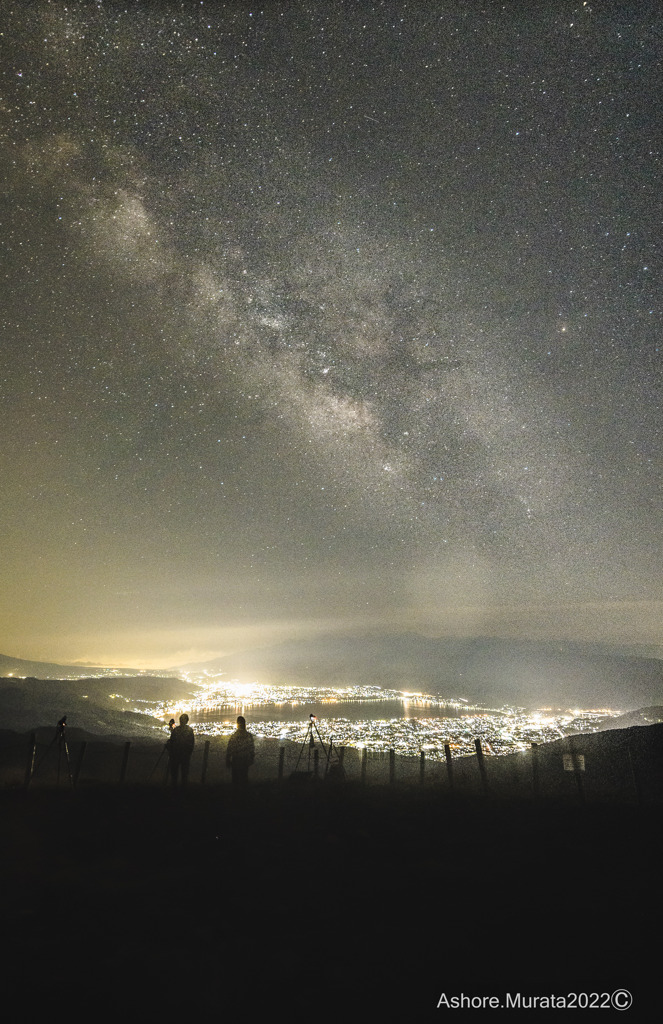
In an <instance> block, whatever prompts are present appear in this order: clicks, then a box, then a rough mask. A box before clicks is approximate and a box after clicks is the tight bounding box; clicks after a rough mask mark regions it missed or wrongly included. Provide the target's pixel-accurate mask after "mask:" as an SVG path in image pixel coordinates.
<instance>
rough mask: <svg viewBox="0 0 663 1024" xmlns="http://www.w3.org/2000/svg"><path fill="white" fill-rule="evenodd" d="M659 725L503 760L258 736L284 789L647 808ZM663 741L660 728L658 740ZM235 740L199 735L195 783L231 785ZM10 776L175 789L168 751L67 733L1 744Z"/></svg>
mask: <svg viewBox="0 0 663 1024" xmlns="http://www.w3.org/2000/svg"><path fill="white" fill-rule="evenodd" d="M652 729H654V730H656V729H658V727H657V726H649V727H644V728H641V729H638V728H636V729H632V730H628V731H627V730H613V731H612V732H606V733H600V734H587V735H578V736H569V737H566V738H565V739H563V740H559V741H556V742H553V743H546V744H541V745H538V746H537V745H536V744H532V745H531V746H530V747H529V749H527V750H523V751H521V752H519V753H515V754H508V755H503V756H491V755H490V754H487V753H486V752H485V751H484V750H483V749H482V745H481V740H480V738H477V739H476V740H475V753H474V755H471V756H467V755H466V756H457V754H456V753H455V752H454V751H453V750H452V749H451V747H450V745H445V747H444V749H440V750H431V749H426V750H422V751H421V752H420V754H419V756H418V757H412V756H405V755H402V754H399V753H397V752H396V751H394V750H390V749H368V748H366V747H364V748H353V747H338V748H337V747H330V746H329V745H327V744H325V743H324V742H318V741H316V742H313V743H311V742H310V741H307V740H305V741H304V742H303V743H301V744H299V743H294V742H290V741H286V742H281V741H279V740H275V739H267V738H265V739H261V738H259V737H257V738H256V759H255V763H254V765H253V766H252V767H251V769H250V772H249V776H250V780H251V781H252V782H253V783H263V782H270V781H271V782H274V781H278V782H279V783H281V784H283V785H302V784H311V785H315V784H322V783H325V784H336V783H351V784H361V785H366V786H371V785H373V786H401V787H421V786H423V787H437V788H439V790H440V791H444V792H447V793H452V794H455V795H463V794H467V795H474V794H479V795H483V796H485V797H519V798H528V797H530V798H533V799H539V798H547V797H553V798H565V797H566V798H569V799H574V800H577V801H581V802H584V801H586V800H623V801H628V802H642V801H651V800H660V798H661V793H662V792H663V779H662V778H661V767H660V758H658V759H657V758H656V757H655V754H654V752H653V751H655V749H656V744H655V743H654V739H655V738H654V737H653V735H647V732H648V730H652ZM656 738H657V739H658V740H660V731H659V732H658V733H657V737H656ZM227 741H228V737H214V738H212V739H201V738H199V739H198V741H197V743H196V746H195V748H194V752H193V755H192V757H191V762H190V765H189V773H188V784H189V785H208V786H214V785H224V784H228V783H230V779H231V775H230V771H229V770H228V768H227V767H226V758H225V755H226V746H227ZM0 752H1V756H0V779H1V780H2V784H3V785H5V786H13V787H17V786H23V787H25V788H26V789H28V788H33V787H43V786H70V787H78V786H90V785H101V784H122V785H149V786H164V785H170V784H171V778H170V774H169V756H168V749H167V745H166V743H165V741H164V743H163V744H158V743H154V742H150V743H146V742H144V741H140V740H126V741H124V742H121V743H118V742H110V741H104V740H103V739H98V740H97V739H95V740H80V739H77V740H72V739H71V738H69V737H68V736H67V735H66V733H65V731H64V729H62V730H61V729H60V728H59V727H58V729H56V731H55V734H54V735H52V736H50V737H49V735H48V734H47V733H45V731H44V730H40V731H38V732H35V733H32V734H30V735H29V736H27V737H26V736H22V737H21V736H14V737H13V740H12V741H11V742H9V741H7V740H6V738H5V739H4V741H3V742H2V743H1V744H0Z"/></svg>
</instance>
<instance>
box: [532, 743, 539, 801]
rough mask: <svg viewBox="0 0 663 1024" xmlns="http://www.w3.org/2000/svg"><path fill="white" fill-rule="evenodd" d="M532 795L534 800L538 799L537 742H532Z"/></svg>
mask: <svg viewBox="0 0 663 1024" xmlns="http://www.w3.org/2000/svg"><path fill="white" fill-rule="evenodd" d="M531 750H532V795H533V796H534V799H535V800H538V798H539V795H540V776H539V744H538V743H532V745H531Z"/></svg>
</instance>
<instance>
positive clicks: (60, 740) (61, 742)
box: [28, 715, 74, 789]
mask: <svg viewBox="0 0 663 1024" xmlns="http://www.w3.org/2000/svg"><path fill="white" fill-rule="evenodd" d="M66 729H67V716H66V715H63V716H62V718H61V719H60V721H59V722H58V724H57V725H56V727H55V735H54V736H53V739H52V740H51V742H50V743H49V745H48V747H47V748H46V751H45V752H44V754H43V756H42V757H41V758H40V759H39V762H38V763H37V764H36V763H35V761H36V757H37V745H36V743H35V745H34V746H33V748H32V761H31V763H30V772H29V775H28V783H30V782H31V781H32V779H33V778H34V777H35V775H36V774H37V772H38V771H39V769H40V768H41V766H42V765H43V764H44V762H45V761H46V759H47V757H48V756H49V754H50V752H51V748H52V747H53V745H54V744H55V743H57V747H58V767H57V776H56V784H57V785H58V786H59V785H60V771H61V768H62V760H63V758H64V761H65V764H66V766H67V776H68V778H69V785H70V786H71V787H72V789H73V786H74V780H73V777H72V774H71V760H70V758H69V746H68V744H67V734H66Z"/></svg>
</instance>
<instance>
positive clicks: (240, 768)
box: [226, 715, 255, 786]
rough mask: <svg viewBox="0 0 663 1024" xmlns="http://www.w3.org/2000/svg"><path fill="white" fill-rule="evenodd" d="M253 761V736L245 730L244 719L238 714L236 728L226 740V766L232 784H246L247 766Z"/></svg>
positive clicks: (247, 776) (247, 777)
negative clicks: (230, 774)
mask: <svg viewBox="0 0 663 1024" xmlns="http://www.w3.org/2000/svg"><path fill="white" fill-rule="evenodd" d="M254 761H255V746H254V743H253V736H252V734H251V733H250V732H247V731H246V720H245V719H244V718H243V717H242V715H240V716H239V718H238V719H237V728H236V729H235V731H234V733H233V734H232V736H231V737H230V739H229V740H228V749H227V750H226V767H227V768H230V769H231V771H232V780H233V785H234V786H246V785H247V783H248V781H249V768H250V766H251V765H252V764H253V762H254Z"/></svg>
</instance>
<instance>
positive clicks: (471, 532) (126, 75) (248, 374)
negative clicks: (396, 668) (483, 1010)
mask: <svg viewBox="0 0 663 1024" xmlns="http://www.w3.org/2000/svg"><path fill="white" fill-rule="evenodd" d="M541 6H542V7H545V10H544V11H543V12H542V11H541V10H539V5H535V4H523V5H520V4H518V5H509V4H507V5H493V4H482V5H479V4H473V3H469V4H463V5H458V4H456V3H445V2H442V3H439V4H430V3H413V4H396V3H381V2H375V3H373V4H368V3H363V2H361V3H356V4H352V5H347V4H334V3H329V4H309V3H301V4H291V5H287V8H285V9H283V8H282V5H277V4H269V5H264V9H262V10H261V9H260V7H259V6H255V7H253V6H250V5H246V4H226V5H222V4H208V3H204V4H203V3H201V4H182V5H179V4H177V5H176V4H170V5H167V4H164V5H161V6H160V7H158V8H157V7H156V5H153V4H141V3H136V4H130V5H128V6H127V7H126V9H124V8H123V7H120V6H117V5H111V4H106V3H97V4H91V3H85V4H75V3H74V4H68V5H66V6H65V5H64V4H46V3H43V4H39V3H35V4H32V5H30V6H29V8H26V7H25V6H23V5H19V4H16V5H14V7H13V9H12V5H11V4H10V5H5V9H4V14H3V15H2V32H3V35H2V57H3V59H2V77H3V82H4V101H3V108H2V123H3V147H2V160H3V180H4V189H3V200H4V201H3V217H2V221H3V223H2V239H1V241H2V247H3V277H4V288H3V309H2V339H3V340H2V362H1V364H0V385H1V388H2V391H1V394H2V406H1V409H2V412H1V416H2V436H3V442H4V443H3V446H2V478H3V485H2V496H1V498H0V514H1V516H2V529H3V549H4V555H3V563H4V573H3V583H2V595H1V604H0V621H1V622H2V633H3V636H4V639H3V646H4V649H5V650H6V651H7V652H8V653H11V654H14V655H17V656H21V657H42V658H44V657H56V656H59V657H60V658H68V659H69V660H76V659H89V660H91V661H96V662H99V661H101V660H104V659H106V661H111V660H113V659H115V660H118V659H120V658H126V659H129V658H131V659H133V662H134V663H138V662H140V661H142V662H144V663H146V664H147V663H149V664H154V663H156V662H158V661H159V660H161V662H162V663H168V662H169V661H172V660H173V658H175V657H176V656H178V657H179V656H184V654H186V655H187V656H188V657H189V658H190V657H191V656H192V655H201V656H202V655H209V656H211V655H212V654H215V653H222V652H223V651H224V650H226V649H228V648H229V647H230V646H232V645H233V644H234V645H235V646H237V645H241V644H242V643H246V642H248V641H249V638H250V642H251V643H257V642H259V641H261V640H265V641H267V640H271V639H273V638H274V636H282V635H284V636H285V635H291V634H292V635H294V634H297V633H298V632H301V631H302V630H303V629H319V628H329V627H331V626H338V625H348V624H352V625H353V626H355V627H358V628H359V627H364V626H366V627H368V626H371V627H373V628H390V629H392V628H401V627H407V628H421V629H424V630H428V631H433V632H437V633H444V632H445V630H449V631H452V632H453V631H454V630H458V629H460V630H465V631H466V630H468V629H472V630H478V631H480V630H481V629H485V630H488V631H493V632H495V631H496V632H500V629H501V630H502V631H504V630H506V631H507V632H511V633H516V634H522V635H540V634H545V635H560V636H561V635H565V634H566V635H573V634H574V630H575V631H576V632H577V633H578V635H581V636H585V637H587V638H601V639H612V640H615V641H619V642H627V641H630V640H632V641H634V642H635V641H639V642H646V643H652V644H655V643H657V642H660V632H659V630H660V627H659V625H658V623H659V621H660V608H661V604H660V602H661V600H663V593H662V592H661V589H662V585H661V579H662V578H663V575H662V573H661V569H662V566H661V546H660V525H661V513H660V508H661V479H662V478H661V459H660V440H661V423H662V416H661V401H660V394H661V393H660V386H661V360H660V351H659V346H660V337H661V305H660V290H661V284H660V277H661V275H660V271H661V261H660V230H661V219H662V218H661V189H660V179H659V170H660V142H661V138H660V117H659V111H658V90H659V89H660V79H658V78H657V75H658V74H660V43H661V29H662V27H663V17H662V15H661V11H660V8H659V5H658V4H649V3H646V2H643V3H640V4H638V5H631V6H630V7H629V10H628V11H626V12H624V13H621V14H620V13H619V12H618V11H616V10H615V9H614V6H613V5H611V10H610V11H606V10H604V9H603V5H600V4H598V3H597V4H596V8H595V9H594V8H593V6H592V5H591V4H587V3H585V4H582V3H553V4H546V5H541ZM507 608H508V609H509V612H508V614H507V612H506V611H505V609H507ZM500 623H501V624H500ZM556 630H557V633H556V632H555V631H556Z"/></svg>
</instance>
